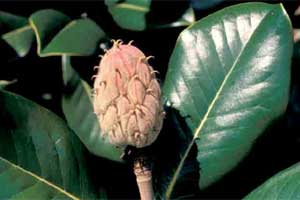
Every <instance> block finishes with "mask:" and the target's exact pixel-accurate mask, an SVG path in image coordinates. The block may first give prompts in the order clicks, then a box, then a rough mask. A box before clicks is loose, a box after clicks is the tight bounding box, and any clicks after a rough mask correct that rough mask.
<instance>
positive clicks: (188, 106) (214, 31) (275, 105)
mask: <svg viewBox="0 0 300 200" xmlns="http://www.w3.org/2000/svg"><path fill="white" fill-rule="evenodd" d="M292 42H293V39H292V28H291V23H290V21H289V18H288V16H287V14H286V12H285V10H284V8H283V7H282V5H279V4H278V5H271V4H265V3H245V4H239V5H235V6H232V7H228V8H225V9H223V10H221V11H218V12H216V13H214V14H212V15H209V16H208V17H206V18H204V19H202V20H200V21H199V22H197V23H195V24H193V25H192V26H190V27H189V28H187V29H186V30H184V31H183V32H182V33H181V34H180V36H179V38H178V40H177V43H176V46H175V49H174V51H173V53H172V56H171V59H170V62H169V68H168V72H167V75H166V80H165V83H164V87H163V93H164V98H165V99H166V101H167V104H168V105H169V106H171V107H172V108H173V109H175V110H178V111H179V114H180V115H181V117H182V118H183V121H184V123H185V124H186V126H187V127H188V128H189V130H190V133H186V134H190V136H191V137H192V140H191V141H190V143H189V145H187V146H186V148H185V150H184V151H182V152H180V154H181V156H182V159H181V161H180V162H179V163H178V165H177V166H176V168H175V170H174V173H173V175H172V177H171V178H170V182H169V183H168V187H167V193H166V197H167V198H169V197H170V195H171V193H172V191H173V188H174V186H175V184H176V183H177V181H178V179H180V174H181V171H182V168H183V166H184V163H185V160H186V158H187V156H188V155H189V152H190V150H191V148H192V146H193V144H196V145H197V148H198V155H197V160H198V162H199V165H200V180H199V185H200V188H205V187H207V186H209V185H211V184H212V183H214V182H216V181H217V180H219V179H220V178H221V177H222V176H223V175H224V174H226V173H227V172H229V171H230V170H232V169H233V168H234V167H235V166H236V165H237V164H238V163H239V162H240V161H241V160H242V159H243V158H244V157H245V155H246V154H247V153H248V151H249V150H250V149H251V146H252V144H253V142H254V141H255V139H256V138H257V137H258V136H259V135H260V134H261V133H262V132H263V131H264V130H265V128H266V127H267V126H268V125H269V124H270V123H271V122H272V121H273V120H274V119H275V118H276V117H278V116H279V115H280V114H281V113H282V112H284V110H285V108H286V105H287V101H288V94H289V82H290V63H291V55H292Z"/></svg>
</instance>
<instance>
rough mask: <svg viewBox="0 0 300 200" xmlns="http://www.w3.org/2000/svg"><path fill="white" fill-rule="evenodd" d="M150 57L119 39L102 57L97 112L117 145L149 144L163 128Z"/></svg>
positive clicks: (96, 87) (96, 85) (104, 132)
mask: <svg viewBox="0 0 300 200" xmlns="http://www.w3.org/2000/svg"><path fill="white" fill-rule="evenodd" d="M148 58H149V57H148ZM148 58H147V57H146V56H145V55H144V53H143V52H141V51H140V50H139V49H138V48H136V47H135V46H133V45H131V44H130V43H129V44H127V45H124V44H122V43H121V42H120V41H115V42H114V45H113V47H112V48H111V49H110V50H108V51H107V52H106V53H105V55H104V56H103V57H102V59H101V62H100V66H99V70H98V73H97V75H96V76H95V77H96V78H95V82H94V91H95V97H94V111H95V113H96V115H97V116H98V120H99V123H100V128H101V134H102V136H103V137H108V139H109V141H110V142H111V143H112V144H114V145H116V146H119V147H125V146H127V145H131V146H135V147H138V148H141V147H145V146H148V145H150V144H151V143H153V142H154V141H155V139H156V138H157V136H158V134H159V132H160V130H161V128H162V123H163V118H164V112H163V107H162V104H161V91H160V86H159V83H158V82H157V80H156V77H155V71H154V70H153V69H152V67H151V66H150V65H149V64H148Z"/></svg>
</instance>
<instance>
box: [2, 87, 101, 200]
mask: <svg viewBox="0 0 300 200" xmlns="http://www.w3.org/2000/svg"><path fill="white" fill-rule="evenodd" d="M0 110H1V112H0V121H1V124H0V143H1V145H0V158H1V159H0V171H1V176H0V185H1V187H0V198H1V199H10V198H16V199H19V198H22V199H52V198H60V199H61V198H63V199H67V198H71V199H76V197H75V196H77V197H79V198H83V199H89V198H94V197H95V195H94V193H93V192H92V191H93V190H92V189H91V187H90V181H89V179H88V176H87V172H86V167H85V163H84V159H83V155H82V153H83V147H82V145H81V143H80V141H79V140H78V139H77V137H76V136H75V135H74V134H73V133H72V131H71V130H70V129H69V128H68V127H67V126H66V124H65V122H64V121H63V120H62V119H60V118H59V117H57V116H56V115H55V114H53V113H52V112H50V111H48V110H47V109H45V108H43V107H41V106H39V105H37V104H35V103H33V102H31V101H29V100H27V99H25V98H23V97H21V96H18V95H14V94H12V93H8V92H5V91H3V90H0Z"/></svg>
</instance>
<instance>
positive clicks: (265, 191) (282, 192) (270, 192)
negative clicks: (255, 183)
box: [244, 163, 300, 200]
mask: <svg viewBox="0 0 300 200" xmlns="http://www.w3.org/2000/svg"><path fill="white" fill-rule="evenodd" d="M299 180H300V163H297V164H295V165H293V166H291V167H289V168H288V169H285V170H283V171H281V172H279V173H278V174H276V175H275V176H273V177H272V178H270V179H269V180H267V181H266V182H265V183H263V184H262V185H261V186H259V187H258V188H257V189H255V190H254V191H253V192H251V193H250V194H249V195H247V196H246V197H245V198H244V199H245V200H251V199H253V200H255V199H272V200H279V199H284V200H293V199H300V184H299Z"/></svg>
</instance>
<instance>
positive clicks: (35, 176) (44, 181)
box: [0, 157, 80, 200]
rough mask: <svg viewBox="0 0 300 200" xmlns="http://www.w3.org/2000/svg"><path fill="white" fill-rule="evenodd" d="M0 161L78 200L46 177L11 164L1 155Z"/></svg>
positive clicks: (77, 199)
mask: <svg viewBox="0 0 300 200" xmlns="http://www.w3.org/2000/svg"><path fill="white" fill-rule="evenodd" d="M0 161H2V162H4V163H6V164H8V165H10V166H11V167H13V168H15V169H17V170H19V171H21V172H23V173H25V174H27V175H29V176H31V177H33V178H34V179H36V180H37V181H39V182H42V183H44V184H46V185H48V186H49V187H51V188H53V189H54V190H56V191H58V192H60V193H62V194H64V195H65V196H67V197H69V198H71V199H73V200H80V199H79V198H78V197H75V196H74V195H72V194H70V193H68V192H67V191H65V190H63V189H62V188H60V187H58V186H56V185H55V184H53V183H51V182H49V181H47V180H46V179H44V178H42V177H40V176H37V175H36V174H34V173H32V172H30V171H28V170H26V169H24V168H22V167H20V166H18V165H15V164H13V163H12V162H10V161H8V160H6V159H5V158H3V157H0Z"/></svg>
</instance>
